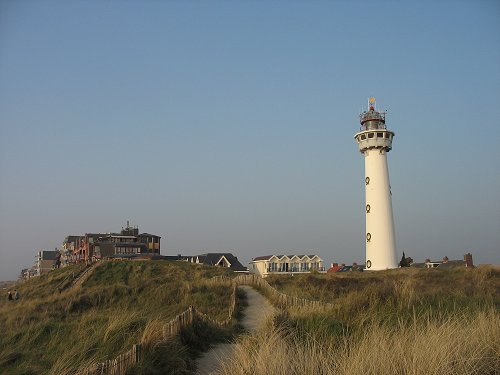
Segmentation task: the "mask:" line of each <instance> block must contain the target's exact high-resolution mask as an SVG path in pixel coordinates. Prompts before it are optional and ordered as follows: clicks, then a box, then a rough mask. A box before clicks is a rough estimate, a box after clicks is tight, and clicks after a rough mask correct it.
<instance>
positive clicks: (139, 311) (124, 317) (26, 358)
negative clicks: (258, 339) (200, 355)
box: [0, 261, 231, 374]
mask: <svg viewBox="0 0 500 375" xmlns="http://www.w3.org/2000/svg"><path fill="white" fill-rule="evenodd" d="M79 272H81V267H78V266H71V267H67V268H63V269H59V270H54V271H52V272H50V273H48V274H46V275H43V276H41V277H38V278H33V279H31V280H28V281H26V282H23V283H18V284H17V285H15V286H13V288H14V287H17V289H18V290H19V291H20V294H21V298H20V300H19V301H7V298H3V299H2V300H1V301H0V330H1V331H2V335H0V347H1V348H2V351H1V353H0V369H1V372H2V373H8V374H65V373H71V372H72V371H74V370H75V369H77V368H79V367H84V366H86V365H88V364H89V363H91V362H93V361H98V362H100V361H104V360H106V359H110V358H113V357H115V356H116V355H118V354H120V353H121V352H123V351H126V350H128V349H129V348H130V347H131V346H132V344H134V343H137V342H140V341H142V340H147V339H148V337H146V336H147V335H155V334H156V332H157V331H158V330H159V329H160V327H161V325H162V324H163V323H165V322H167V321H168V320H170V319H171V318H173V317H174V316H175V315H176V314H178V313H180V312H182V311H184V310H185V309H186V308H187V307H188V306H190V305H193V306H196V307H198V308H199V309H200V310H202V311H204V312H206V313H207V314H209V315H210V316H212V317H213V318H216V319H224V318H225V317H226V315H227V306H228V304H229V300H230V296H231V290H230V289H228V288H225V287H223V286H211V285H209V284H207V283H206V281H207V280H208V279H210V278H211V277H213V276H216V275H221V274H227V272H228V271H227V270H224V269H220V268H215V267H206V266H200V265H193V264H188V263H182V262H166V261H155V262H106V263H103V264H101V265H99V266H98V267H96V269H95V270H94V271H93V273H92V275H91V276H90V277H89V278H88V279H87V280H86V281H85V282H84V283H83V285H82V286H81V287H75V288H72V287H70V284H71V280H72V279H73V277H74V275H75V274H78V273H79ZM61 290H62V291H61ZM175 360H178V358H177V359H175Z"/></svg>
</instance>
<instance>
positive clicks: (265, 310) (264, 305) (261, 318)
mask: <svg viewBox="0 0 500 375" xmlns="http://www.w3.org/2000/svg"><path fill="white" fill-rule="evenodd" d="M239 288H241V289H242V290H244V291H245V293H246V295H247V302H248V306H247V307H246V308H245V310H244V311H243V319H242V320H241V322H240V323H241V324H242V326H243V327H244V328H245V329H247V330H248V331H250V332H251V331H255V330H257V329H259V328H260V327H261V326H262V324H263V323H264V322H265V321H266V320H267V318H268V317H269V316H271V315H272V314H274V312H275V309H274V307H273V306H272V305H271V304H270V303H269V301H268V300H267V299H266V298H265V297H264V296H262V294H260V293H258V292H257V291H256V290H255V289H253V288H252V287H249V286H247V285H242V286H239ZM233 349H234V344H233V343H222V344H218V345H216V346H214V347H213V348H212V349H210V350H209V351H208V352H206V353H204V354H203V355H202V356H201V357H200V358H199V359H198V360H197V361H196V366H197V369H198V370H197V371H196V374H197V375H209V374H211V373H212V372H213V371H215V370H217V369H218V368H219V361H220V360H224V358H228V356H231V355H232V354H231V353H232V351H233Z"/></svg>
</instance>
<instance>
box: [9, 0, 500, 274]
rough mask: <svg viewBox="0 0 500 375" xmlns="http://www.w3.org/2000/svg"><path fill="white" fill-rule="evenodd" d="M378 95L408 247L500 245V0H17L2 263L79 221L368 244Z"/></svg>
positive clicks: (219, 238)
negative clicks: (390, 136)
mask: <svg viewBox="0 0 500 375" xmlns="http://www.w3.org/2000/svg"><path fill="white" fill-rule="evenodd" d="M372 95H373V96H375V97H376V98H377V103H378V106H379V108H383V109H386V110H387V111H388V115H387V119H388V121H387V123H388V127H389V128H390V129H391V130H393V131H394V132H395V133H396V138H395V140H394V145H393V150H392V151H391V152H390V153H389V154H388V160H389V168H390V175H391V176H390V177H391V184H392V192H393V207H394V216H395V224H396V236H397V238H396V241H397V247H398V257H400V256H401V254H402V251H403V250H404V251H405V253H406V254H407V255H409V256H412V257H413V258H414V259H415V260H419V261H422V260H423V259H425V258H427V257H429V258H432V259H440V258H442V257H443V256H445V255H446V256H448V257H449V258H450V259H455V258H462V256H463V254H464V253H466V252H469V251H470V252H472V253H473V256H474V260H475V262H476V263H497V264H498V263H500V233H499V232H500V199H499V194H500V167H499V163H498V160H499V152H500V151H499V144H500V131H499V124H498V114H497V112H498V111H499V107H500V3H499V2H497V1H486V0H481V1H472V0H470V1H412V2H410V1H408V2H399V1H386V2H384V1H369V2H368V1H366V2H363V1H328V2H321V1H313V2H310V1H291V2H290V1H286V2H285V1H239V2H234V1H207V2H202V1H170V2H163V1H145V2H144V1H72V2H68V1H54V2H52V1H1V2H0V280H5V279H14V278H16V277H17V275H18V273H19V270H20V269H21V268H23V267H29V266H31V265H32V263H33V260H34V255H35V253H36V252H37V251H38V250H47V249H53V248H55V247H59V246H60V245H61V243H62V241H63V239H64V237H65V236H67V235H69V234H75V235H76V234H84V233H86V232H106V231H119V230H120V229H121V227H122V226H124V225H125V223H126V221H127V220H130V221H131V223H132V224H134V225H138V226H139V228H140V230H141V231H144V232H149V233H154V234H158V235H160V236H162V253H163V254H177V253H182V254H196V253H202V252H216V251H228V252H233V253H234V254H235V255H237V256H238V257H239V259H240V260H242V262H243V263H246V262H248V261H249V260H250V259H251V258H252V257H254V256H258V255H267V254H271V253H304V252H307V253H318V254H319V255H320V256H322V257H323V258H324V260H325V263H327V264H329V263H330V262H332V261H338V262H345V263H350V262H353V261H357V262H363V261H364V225H365V224H364V185H363V180H364V163H363V158H362V155H361V154H360V153H359V152H358V149H357V146H356V144H355V141H354V139H353V135H354V133H355V132H356V131H357V130H358V128H359V123H358V114H359V112H360V111H361V108H362V107H366V99H367V97H369V96H372Z"/></svg>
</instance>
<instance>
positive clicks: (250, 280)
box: [217, 275, 334, 310]
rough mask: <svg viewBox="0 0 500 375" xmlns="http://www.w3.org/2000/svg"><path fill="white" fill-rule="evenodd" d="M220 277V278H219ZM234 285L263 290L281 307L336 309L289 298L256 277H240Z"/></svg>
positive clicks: (326, 303)
mask: <svg viewBox="0 0 500 375" xmlns="http://www.w3.org/2000/svg"><path fill="white" fill-rule="evenodd" d="M217 277H220V276H217ZM233 280H234V283H235V284H237V285H250V286H253V287H256V288H259V289H261V290H263V291H264V292H265V293H266V294H268V296H269V297H270V298H271V300H272V301H273V302H275V303H276V304H277V305H278V306H279V307H282V308H286V307H292V306H297V307H314V308H318V309H324V310H328V309H331V308H333V307H334V305H333V303H328V302H322V301H313V300H309V299H306V298H299V297H294V296H289V295H287V294H285V293H281V292H280V291H278V290H277V289H276V288H274V287H272V286H271V285H269V283H268V282H267V281H266V280H264V279H263V278H261V277H260V276H256V275H239V276H236V277H235V278H234V279H233Z"/></svg>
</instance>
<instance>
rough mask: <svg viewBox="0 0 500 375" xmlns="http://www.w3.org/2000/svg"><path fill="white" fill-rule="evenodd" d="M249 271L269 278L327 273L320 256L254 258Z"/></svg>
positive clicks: (267, 256)
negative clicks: (270, 276) (273, 276)
mask: <svg viewBox="0 0 500 375" xmlns="http://www.w3.org/2000/svg"><path fill="white" fill-rule="evenodd" d="M248 271H249V272H250V273H254V274H256V275H259V276H261V277H267V276H269V275H290V274H294V273H308V272H312V271H317V272H325V267H323V259H321V258H320V257H319V256H318V255H266V256H261V257H256V258H253V259H252V261H251V262H250V264H249V267H248Z"/></svg>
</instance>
